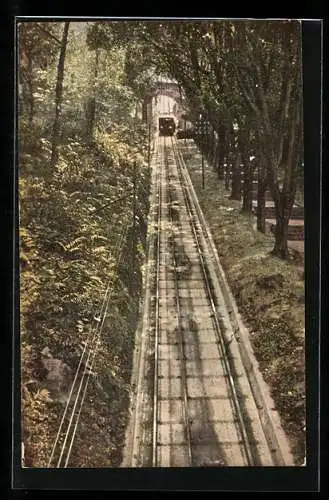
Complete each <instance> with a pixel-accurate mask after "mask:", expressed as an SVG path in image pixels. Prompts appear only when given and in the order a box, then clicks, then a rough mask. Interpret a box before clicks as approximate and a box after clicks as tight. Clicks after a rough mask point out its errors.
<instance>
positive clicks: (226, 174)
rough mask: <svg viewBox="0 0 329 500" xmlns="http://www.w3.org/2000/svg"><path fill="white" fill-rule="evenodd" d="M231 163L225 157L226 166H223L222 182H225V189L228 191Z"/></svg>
mask: <svg viewBox="0 0 329 500" xmlns="http://www.w3.org/2000/svg"><path fill="white" fill-rule="evenodd" d="M231 168H233V167H232V165H231V163H230V161H229V159H227V162H226V166H225V167H224V182H225V189H226V191H228V190H229V189H230V170H231Z"/></svg>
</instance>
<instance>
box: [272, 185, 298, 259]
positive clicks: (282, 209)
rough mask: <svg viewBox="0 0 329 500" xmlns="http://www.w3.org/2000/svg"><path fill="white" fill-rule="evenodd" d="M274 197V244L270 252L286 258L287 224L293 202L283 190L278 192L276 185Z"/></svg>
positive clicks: (287, 251)
mask: <svg viewBox="0 0 329 500" xmlns="http://www.w3.org/2000/svg"><path fill="white" fill-rule="evenodd" d="M273 191H274V190H273ZM274 197H275V199H274V202H275V213H276V226H275V233H274V234H275V244H274V248H273V250H272V252H271V253H272V254H273V255H276V256H278V257H280V258H281V259H287V258H288V257H289V250H288V226H289V219H290V214H291V209H292V205H293V202H292V200H291V199H290V198H291V197H290V196H287V194H286V193H284V192H280V190H279V188H278V187H277V188H276V190H275V196H274Z"/></svg>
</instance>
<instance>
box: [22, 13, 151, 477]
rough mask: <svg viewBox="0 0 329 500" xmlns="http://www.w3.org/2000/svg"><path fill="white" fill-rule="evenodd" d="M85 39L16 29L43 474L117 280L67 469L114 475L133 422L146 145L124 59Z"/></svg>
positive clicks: (32, 384)
mask: <svg viewBox="0 0 329 500" xmlns="http://www.w3.org/2000/svg"><path fill="white" fill-rule="evenodd" d="M88 29H89V28H88V25H87V24H85V23H55V22H52V23H34V22H33V23H31V22H30V23H22V24H21V25H20V27H19V38H20V46H19V49H20V82H19V83H20V100H19V186H18V187H19V209H20V214H19V239H20V318H21V322H20V335H21V368H22V370H21V376H22V384H21V387H22V440H23V443H24V450H25V462H24V465H25V466H27V467H47V463H48V459H49V456H50V453H51V449H52V446H53V444H54V441H55V438H56V434H57V431H58V429H59V425H60V421H61V417H62V414H63V411H64V408H65V404H66V401H67V398H68V386H69V381H70V380H71V379H72V376H74V373H75V371H76V369H77V367H78V364H79V360H80V357H81V354H82V351H83V348H84V342H85V341H86V339H87V338H88V335H89V334H90V333H89V332H90V330H91V324H92V321H93V318H94V316H95V315H96V314H97V313H98V312H99V309H100V307H101V303H102V301H103V298H104V295H105V292H106V289H107V287H108V285H109V281H110V280H111V278H112V282H111V285H110V286H111V292H110V294H111V295H110V297H111V298H110V302H109V309H108V314H107V319H106V322H105V324H104V325H103V328H102V333H101V343H100V346H99V349H98V353H97V356H96V358H95V363H94V366H93V370H92V375H91V376H90V379H89V385H88V390H87V393H86V398H85V401H84V405H83V408H82V412H81V416H80V420H79V426H78V428H77V434H76V437H75V441H74V445H73V448H72V453H71V457H70V462H69V466H70V467H84V466H88V467H104V466H105V467H106V466H118V465H119V464H120V461H121V452H122V444H123V438H124V428H125V425H126V420H127V412H128V404H129V400H128V386H129V382H130V371H131V363H132V351H133V347H134V332H135V330H136V326H137V325H136V321H137V317H138V314H137V310H138V307H139V303H140V297H141V278H142V277H141V271H140V270H141V268H142V263H143V258H144V250H145V240H146V229H147V227H146V220H147V213H148V190H149V172H148V165H147V162H146V160H145V159H146V158H147V134H146V130H145V126H144V125H143V124H142V123H141V120H140V119H139V113H138V99H137V97H136V96H135V94H134V93H133V91H132V90H131V88H129V86H127V83H126V77H125V71H124V65H125V53H124V50H116V49H113V50H110V49H106V50H103V49H96V50H95V49H92V48H90V47H88V45H87V34H88ZM55 40H57V42H56V41H55ZM134 179H135V181H136V182H135V186H136V191H135V192H136V200H137V202H136V205H135V207H134V206H133V201H132V200H133V197H132V193H133V185H134ZM133 212H135V216H136V217H135V233H133V229H134V225H133ZM134 234H135V235H137V236H136V238H134ZM134 256H135V257H134ZM134 270H135V272H134ZM46 354H47V356H48V357H49V356H50V357H51V359H53V360H59V362H60V363H62V364H64V365H65V366H67V367H68V368H67V370H68V372H67V373H68V374H67V375H65V372H60V373H58V380H53V381H52V382H53V383H52V385H51V384H50V383H49V379H48V380H47V377H46V375H47V371H46V370H45V368H44V363H43V359H44V357H45V356H46ZM70 377H71V379H70ZM56 383H57V385H56ZM55 386H56V387H55Z"/></svg>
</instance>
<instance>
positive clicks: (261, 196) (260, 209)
mask: <svg viewBox="0 0 329 500" xmlns="http://www.w3.org/2000/svg"><path fill="white" fill-rule="evenodd" d="M266 188H267V179H266V177H265V172H264V166H263V165H262V164H261V165H259V166H258V186H257V231H260V232H261V233H265V229H266V228H265V191H266Z"/></svg>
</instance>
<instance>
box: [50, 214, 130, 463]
mask: <svg viewBox="0 0 329 500" xmlns="http://www.w3.org/2000/svg"><path fill="white" fill-rule="evenodd" d="M127 229H128V223H126V225H125V227H124V230H123V231H122V234H121V238H120V241H119V243H118V245H117V247H116V252H115V253H116V254H118V255H120V253H121V246H122V243H123V241H124V238H125V236H126V233H127ZM116 268H117V266H116ZM112 281H113V278H112V277H111V279H110V280H109V282H108V286H107V289H106V292H105V296H104V299H103V303H102V306H101V310H100V315H102V314H103V309H104V306H105V304H106V301H107V296H108V294H109V291H110V286H111V284H112ZM96 318H97V316H96V314H95V315H94V321H95V320H96ZM97 319H98V318H97ZM98 326H99V322H97V324H96V326H94V327H93V328H92V329H91V330H90V335H89V336H88V337H89V338H88V339H87V341H86V342H85V345H84V348H83V351H82V354H81V356H80V360H79V364H78V367H77V369H76V372H75V377H74V379H73V382H72V386H71V389H70V393H69V396H68V400H67V402H66V406H65V409H64V412H63V415H62V418H61V422H60V425H59V429H58V432H57V435H56V438H55V441H54V444H53V447H52V452H51V455H50V458H49V460H48V467H50V464H51V462H52V459H53V457H54V453H55V450H56V446H57V443H58V441H59V438H60V433H61V430H62V427H63V424H64V420H65V417H66V414H67V412H68V408H69V405H70V403H71V399H72V396H73V392H74V388H75V385H76V383H77V379H78V374H79V371H80V368H81V365H82V363H83V360H84V357H85V353H86V351H87V347H88V343H89V344H91V345H92V344H93V343H94V341H95V338H96V336H97V329H98ZM91 337H92V338H91ZM90 339H91V342H90ZM90 349H92V347H91V348H90ZM88 359H89V355H88V358H87V362H86V363H85V368H86V366H87V364H88ZM84 373H85V370H84ZM83 376H84V375H82V378H83ZM80 391H81V384H80V386H79V389H78V393H77V395H76V401H77V400H78V397H79V394H80ZM66 440H67V437H66ZM61 456H62V454H61ZM57 467H58V465H57Z"/></svg>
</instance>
